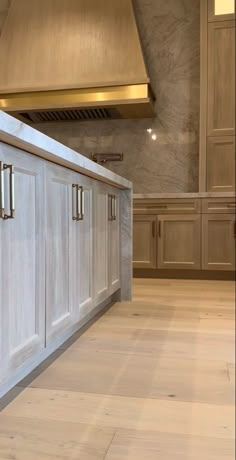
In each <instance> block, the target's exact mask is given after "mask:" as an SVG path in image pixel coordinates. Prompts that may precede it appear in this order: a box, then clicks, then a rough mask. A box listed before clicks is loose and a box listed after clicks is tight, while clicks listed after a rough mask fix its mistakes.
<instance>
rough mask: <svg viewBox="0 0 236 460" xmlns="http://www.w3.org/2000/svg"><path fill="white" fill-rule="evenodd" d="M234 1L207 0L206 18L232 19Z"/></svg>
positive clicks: (216, 19)
mask: <svg viewBox="0 0 236 460" xmlns="http://www.w3.org/2000/svg"><path fill="white" fill-rule="evenodd" d="M234 17H235V1H234V0H208V20H209V21H222V20H223V21H224V20H227V19H234Z"/></svg>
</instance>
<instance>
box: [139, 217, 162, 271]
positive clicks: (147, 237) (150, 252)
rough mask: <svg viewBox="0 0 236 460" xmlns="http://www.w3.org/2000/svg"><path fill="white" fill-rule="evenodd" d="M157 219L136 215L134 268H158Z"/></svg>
mask: <svg viewBox="0 0 236 460" xmlns="http://www.w3.org/2000/svg"><path fill="white" fill-rule="evenodd" d="M156 225H157V217H156V216H149V215H134V222H133V267H134V268H157V235H156Z"/></svg>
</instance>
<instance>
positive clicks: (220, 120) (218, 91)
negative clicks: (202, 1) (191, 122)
mask: <svg viewBox="0 0 236 460" xmlns="http://www.w3.org/2000/svg"><path fill="white" fill-rule="evenodd" d="M208 32H209V38H208V40H209V50H208V51H209V52H208V136H222V135H234V134H235V23H234V21H223V22H213V23H210V24H209V29H208Z"/></svg>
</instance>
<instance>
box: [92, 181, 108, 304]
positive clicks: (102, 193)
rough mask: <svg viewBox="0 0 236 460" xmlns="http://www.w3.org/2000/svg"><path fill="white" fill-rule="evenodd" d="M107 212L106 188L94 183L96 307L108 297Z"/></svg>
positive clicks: (103, 185)
mask: <svg viewBox="0 0 236 460" xmlns="http://www.w3.org/2000/svg"><path fill="white" fill-rule="evenodd" d="M108 211H109V209H108V190H107V186H106V185H105V184H102V183H100V182H96V183H95V193H94V289H95V291H94V295H95V303H96V305H98V304H99V303H100V302H102V301H103V300H105V299H106V298H107V297H108V295H109V276H108V263H109V241H108V238H109V227H108V224H109V221H108V219H109V217H108Z"/></svg>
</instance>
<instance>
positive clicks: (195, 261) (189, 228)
mask: <svg viewBox="0 0 236 460" xmlns="http://www.w3.org/2000/svg"><path fill="white" fill-rule="evenodd" d="M200 222H201V217H200V216H199V215H192V216H191V215H189V216H187V215H176V216H158V227H159V232H158V233H159V235H158V268H172V269H178V268H182V269H199V268H200Z"/></svg>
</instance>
